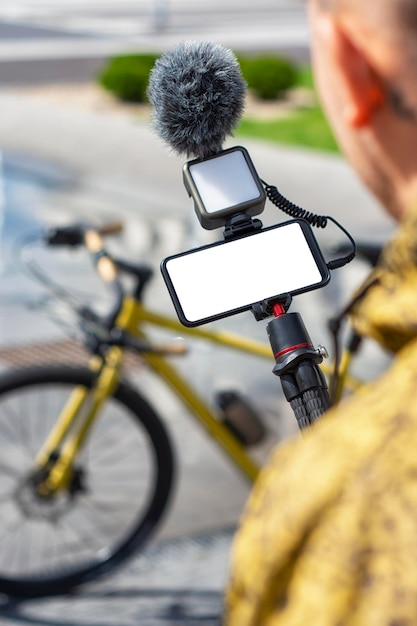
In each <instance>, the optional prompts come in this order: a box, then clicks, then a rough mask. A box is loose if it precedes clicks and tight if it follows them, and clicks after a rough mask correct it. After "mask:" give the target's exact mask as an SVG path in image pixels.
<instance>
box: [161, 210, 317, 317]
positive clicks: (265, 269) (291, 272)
mask: <svg viewBox="0 0 417 626" xmlns="http://www.w3.org/2000/svg"><path fill="white" fill-rule="evenodd" d="M165 267H166V271H167V273H168V275H169V278H170V280H171V282H172V286H173V288H174V291H175V293H176V296H177V298H178V301H179V303H180V305H181V308H182V311H183V313H184V317H185V318H186V320H188V321H189V322H191V323H195V322H198V321H199V320H203V319H205V318H208V317H213V316H216V315H220V314H223V313H226V312H227V311H233V310H236V309H241V308H244V307H248V306H249V305H251V304H255V303H256V302H261V301H263V300H266V299H269V298H273V297H275V296H278V295H281V294H286V293H290V292H295V291H298V290H302V289H303V288H305V287H307V286H313V285H316V284H319V283H321V282H322V280H323V279H322V275H321V273H320V270H319V268H318V267H317V263H316V260H315V258H314V256H313V254H312V252H311V249H310V246H309V245H308V243H307V241H306V238H305V236H304V233H303V231H302V229H301V226H300V224H299V223H298V222H290V223H288V224H285V225H284V226H282V227H279V228H273V229H270V230H265V231H261V232H259V233H257V234H256V235H253V236H249V237H244V238H242V239H236V240H233V241H230V242H228V243H225V244H220V245H217V246H213V247H208V248H206V249H203V250H196V251H195V252H191V253H190V254H185V255H183V256H178V257H174V258H171V259H168V260H167V261H166V264H165Z"/></svg>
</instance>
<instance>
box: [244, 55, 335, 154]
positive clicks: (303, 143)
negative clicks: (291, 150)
mask: <svg viewBox="0 0 417 626" xmlns="http://www.w3.org/2000/svg"><path fill="white" fill-rule="evenodd" d="M297 87H302V88H303V89H307V90H309V91H311V92H312V93H313V92H314V84H313V77H312V72H311V68H310V67H301V68H299V72H298V78H297ZM314 100H315V98H314V97H313V101H314ZM235 136H236V137H239V136H240V137H252V138H258V139H264V140H266V141H272V142H275V143H281V144H286V145H292V146H300V147H304V148H311V149H314V150H327V151H330V152H338V151H339V149H338V146H337V144H336V141H335V139H334V137H333V133H332V131H331V130H330V127H329V124H328V123H327V120H326V118H325V116H324V114H323V112H322V110H321V108H320V107H319V106H318V105H317V104H313V105H312V106H310V107H305V106H304V107H302V108H301V107H300V108H294V109H293V110H292V111H291V112H290V113H288V115H287V116H285V117H283V116H279V117H278V116H277V118H275V119H255V118H251V117H249V116H248V117H245V118H244V119H243V120H242V121H241V123H240V125H239V127H238V128H237V130H236V132H235Z"/></svg>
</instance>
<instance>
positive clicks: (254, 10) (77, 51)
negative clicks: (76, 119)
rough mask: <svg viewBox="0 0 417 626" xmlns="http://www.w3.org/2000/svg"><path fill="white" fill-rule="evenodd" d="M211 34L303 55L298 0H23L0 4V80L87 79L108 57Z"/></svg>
mask: <svg viewBox="0 0 417 626" xmlns="http://www.w3.org/2000/svg"><path fill="white" fill-rule="evenodd" d="M183 39H210V40H212V41H217V42H219V43H221V44H222V45H225V46H227V47H231V48H233V49H234V50H236V51H251V50H278V51H285V52H286V53H287V54H289V55H291V56H293V57H295V58H297V59H301V60H305V59H306V58H308V52H307V46H308V29H307V24H306V16H305V3H304V2H303V0H258V1H257V2H253V1H251V2H249V0H223V1H221V0H212V1H211V2H206V1H201V0H199V1H198V2H196V1H194V0H169V1H168V0H122V1H121V2H108V1H107V2H106V1H105V0H86V1H85V2H70V1H69V0H62V1H60V2H55V1H54V0H43V1H42V2H39V1H35V0H21V1H19V2H14V1H10V0H9V1H7V2H2V3H1V4H0V84H12V83H28V82H30V83H36V82H39V81H45V82H50V81H51V80H55V81H60V82H65V81H68V80H72V81H80V80H88V79H89V78H91V77H92V76H93V75H94V74H95V73H96V72H97V71H98V69H99V68H100V67H101V65H102V63H103V60H104V59H106V58H108V57H109V56H111V55H113V54H116V53H122V52H129V51H161V50H165V49H166V48H168V47H171V46H172V45H174V44H175V43H177V42H178V41H180V40H183Z"/></svg>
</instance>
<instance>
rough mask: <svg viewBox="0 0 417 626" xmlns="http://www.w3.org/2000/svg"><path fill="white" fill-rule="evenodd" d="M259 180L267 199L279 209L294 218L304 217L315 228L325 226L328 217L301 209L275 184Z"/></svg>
mask: <svg viewBox="0 0 417 626" xmlns="http://www.w3.org/2000/svg"><path fill="white" fill-rule="evenodd" d="M261 182H262V184H263V185H264V187H265V193H266V196H267V198H268V200H270V201H271V202H272V204H275V206H276V207H278V208H279V209H280V210H281V211H283V212H284V213H286V214H287V215H289V216H290V217H293V218H295V219H300V218H301V219H304V220H306V222H308V223H309V224H310V225H311V226H315V227H316V228H326V226H327V219H328V218H327V216H326V215H316V214H315V213H311V212H310V211H306V209H302V208H301V207H299V206H297V205H296V204H294V202H291V200H288V199H287V198H285V196H283V195H282V194H281V192H280V191H278V188H277V187H275V185H268V184H267V183H266V182H265V181H263V180H262V181H261Z"/></svg>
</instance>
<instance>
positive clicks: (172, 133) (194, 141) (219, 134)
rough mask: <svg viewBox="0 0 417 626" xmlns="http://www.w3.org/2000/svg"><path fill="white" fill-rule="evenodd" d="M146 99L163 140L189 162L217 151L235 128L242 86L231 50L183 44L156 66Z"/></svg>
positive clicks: (240, 109)
mask: <svg viewBox="0 0 417 626" xmlns="http://www.w3.org/2000/svg"><path fill="white" fill-rule="evenodd" d="M147 94H148V98H149V101H150V103H151V104H152V106H153V127H154V129H155V131H156V133H157V134H158V135H159V136H160V137H161V138H162V139H163V141H165V142H166V143H168V144H169V145H170V146H171V148H173V150H174V151H175V152H176V153H178V154H180V155H185V156H186V157H187V158H190V157H197V158H204V157H207V156H211V155H213V154H216V153H217V152H219V151H220V150H221V149H222V145H223V142H224V140H225V138H226V136H227V135H231V134H232V132H233V130H234V129H235V128H236V126H237V124H238V122H239V120H240V117H241V115H242V113H243V110H244V105H245V95H246V83H245V81H244V79H243V77H242V73H241V70H240V66H239V63H238V60H237V58H236V56H235V55H234V54H233V52H232V51H231V50H229V49H226V48H224V47H223V46H221V45H219V44H215V43H211V42H207V41H206V42H197V41H186V42H182V43H180V44H178V45H177V46H175V47H174V48H173V49H172V50H171V51H169V52H166V53H165V54H163V55H162V56H161V57H160V58H159V59H158V60H157V61H156V63H155V65H154V67H153V69H152V71H151V74H150V78H149V85H148V90H147Z"/></svg>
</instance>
